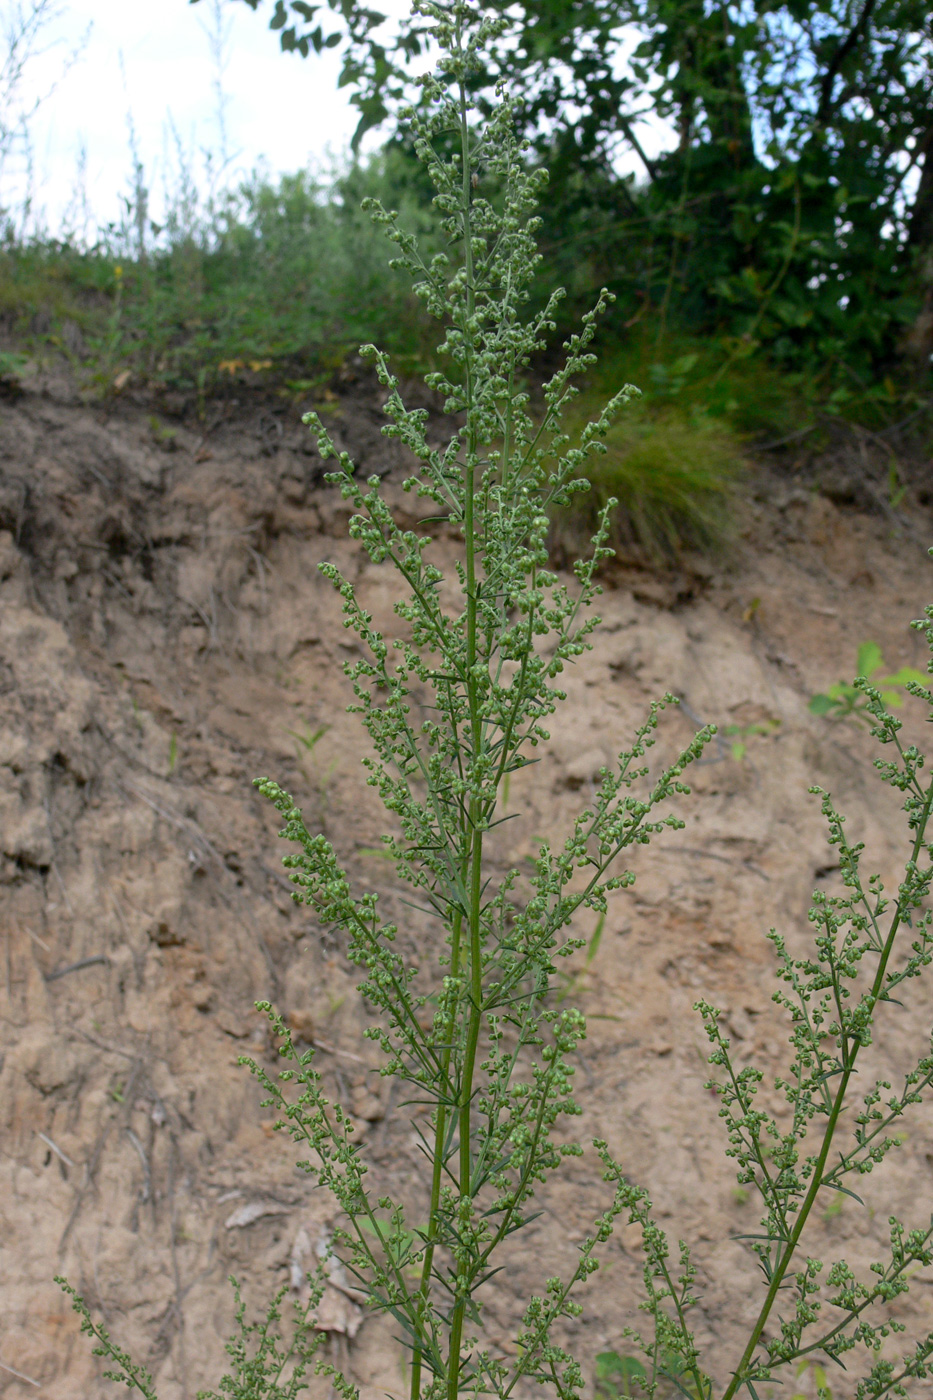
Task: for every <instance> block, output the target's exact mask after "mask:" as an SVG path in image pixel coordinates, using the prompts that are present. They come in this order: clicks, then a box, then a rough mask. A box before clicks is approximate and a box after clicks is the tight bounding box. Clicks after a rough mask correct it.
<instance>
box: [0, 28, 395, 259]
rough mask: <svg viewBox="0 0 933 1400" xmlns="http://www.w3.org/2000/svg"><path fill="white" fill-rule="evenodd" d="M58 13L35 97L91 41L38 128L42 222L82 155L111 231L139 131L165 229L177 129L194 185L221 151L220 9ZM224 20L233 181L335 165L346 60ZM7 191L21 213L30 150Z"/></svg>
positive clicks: (31, 87) (351, 124) (345, 125)
mask: <svg viewBox="0 0 933 1400" xmlns="http://www.w3.org/2000/svg"><path fill="white" fill-rule="evenodd" d="M27 3H28V0H27ZM16 4H17V0H0V20H6V19H7V18H8V17H9V16H11V15H12V14H13V12H14V9H15V6H16ZM403 6H404V9H405V11H406V12H407V9H408V4H407V0H383V6H382V7H383V8H384V9H385V10H387V11H393V12H398V11H400V10H401V9H402V8H403ZM58 11H59V12H58V15H57V17H56V18H55V19H54V21H53V22H52V23H51V24H50V25H49V26H48V27H47V29H46V30H45V33H44V37H43V43H44V45H45V46H46V52H45V53H44V54H43V55H41V56H40V57H38V58H37V59H36V60H35V61H34V62H33V63H32V64H31V65H30V68H29V71H28V74H27V76H26V81H25V84H24V93H25V94H27V95H28V96H32V95H34V94H39V93H41V92H45V91H46V90H47V89H48V88H49V87H50V86H51V85H52V84H53V83H54V82H55V80H56V78H59V76H60V75H61V74H62V72H63V69H64V68H65V65H66V61H67V58H68V55H69V52H70V51H71V50H73V49H74V47H76V46H77V45H78V44H80V42H81V39H82V36H83V35H84V34H85V32H86V31H87V30H88V28H89V27H90V34H89V36H88V39H87V43H86V45H84V47H83V49H82V52H81V53H80V55H79V57H78V58H77V59H76V60H75V62H74V63H73V64H72V65H71V66H70V67H69V68H68V69H67V71H66V72H65V73H64V76H61V77H60V81H59V82H58V83H57V86H56V87H55V90H54V92H53V93H52V95H51V96H50V97H48V98H47V100H45V101H44V102H43V104H42V106H41V107H40V108H39V110H38V112H37V113H36V115H35V116H34V118H33V119H32V122H31V142H32V161H33V177H32V178H33V187H34V191H35V206H36V209H37V211H38V212H40V213H41V212H43V211H44V214H45V219H46V221H47V223H48V225H49V227H50V228H51V229H52V230H53V231H54V230H55V229H56V227H57V225H58V224H59V221H60V219H61V216H62V214H63V212H64V211H65V210H66V209H67V208H68V207H69V205H71V204H73V202H74V196H75V191H76V189H77V188H78V187H79V186H80V184H81V181H80V179H79V174H78V171H79V165H80V153H81V151H82V149H83V150H84V151H85V152H86V174H85V177H84V186H85V188H86V191H87V202H88V204H89V206H90V208H91V210H92V211H93V214H94V217H95V218H96V220H97V221H98V222H99V223H101V224H105V223H106V222H107V221H108V220H110V219H113V218H115V217H116V216H117V214H118V212H119V209H120V196H121V194H122V193H124V192H126V191H127V190H128V188H129V186H130V181H131V170H132V158H131V154H130V135H129V122H130V119H132V123H133V127H134V129H135V133H136V141H137V147H138V150H139V155H140V158H141V160H142V162H143V165H144V168H145V172H146V177H147V181H148V182H149V184H150V186H151V189H152V194H153V205H154V207H153V213H154V215H155V216H156V217H158V208H159V205H160V202H161V190H162V186H163V179H164V175H165V169H166V164H167V158H169V159H171V152H172V151H173V148H174V144H175V138H174V136H173V134H172V126H173V125H174V128H175V130H176V131H177V133H178V135H179V137H180V139H181V142H182V145H183V146H184V148H185V150H186V152H187V153H188V158H189V160H190V159H191V157H192V156H193V157H194V161H193V163H194V167H195V173H196V174H197V175H198V176H200V175H201V173H202V170H203V155H202V152H203V151H204V150H206V149H208V148H210V149H212V150H214V151H215V152H216V151H217V150H218V148H219V146H220V139H219V130H218V121H217V97H216V92H215V78H216V66H215V64H214V62H213V59H212V55H211V41H210V38H209V36H208V34H207V33H206V32H205V31H206V30H207V29H209V28H210V24H211V20H212V14H213V0H201V3H199V4H196V5H191V4H188V2H187V0H93V2H92V0H75V3H72V4H68V3H62V4H60V5H59V6H58ZM220 12H221V14H222V16H223V23H224V26H225V28H226V30H227V45H226V50H227V62H226V67H225V71H224V74H223V89H224V93H225V96H226V98H227V102H226V108H225V111H226V123H227V135H228V149H229V152H230V153H231V155H232V157H233V160H232V163H231V167H230V175H231V178H232V177H233V176H234V175H235V173H236V172H243V173H246V172H249V171H251V170H252V169H254V168H255V167H256V166H257V164H259V163H260V162H265V163H266V164H267V165H268V167H269V168H270V170H272V171H295V170H298V169H299V168H301V167H302V166H305V165H306V164H307V163H308V161H309V159H310V160H311V161H312V163H314V162H323V163H327V162H328V161H329V158H330V157H331V156H334V157H339V156H340V155H341V154H342V153H344V152H345V151H346V150H347V148H348V146H349V142H350V137H351V136H352V133H353V130H354V128H355V126H356V113H355V110H354V109H353V108H352V107H351V105H350V101H349V94H348V92H346V91H341V90H339V89H338V87H337V77H338V73H339V68H340V57H339V51H337V52H335V51H334V50H330V51H326V52H325V53H324V54H322V55H321V56H320V57H318V56H317V55H313V54H312V55H311V56H309V57H308V58H307V59H302V58H301V57H300V56H299V55H297V54H283V53H282V52H281V51H280V49H279V38H278V35H277V34H274V33H272V32H271V31H270V30H269V28H268V22H269V17H270V16H271V13H272V7H271V4H266V5H265V6H264V7H263V8H260V10H259V12H258V13H254V12H253V11H252V10H250V9H249V8H248V6H247V5H245V4H241V3H234V2H233V0H222V3H221V11H220ZM325 26H326V21H325ZM121 56H122V62H121ZM121 70H122V71H121ZM3 179H4V186H3V189H2V190H0V204H3V205H7V206H9V205H10V204H15V203H17V202H18V200H17V196H19V197H20V198H21V196H22V192H23V191H24V189H25V186H26V181H27V161H26V157H25V152H24V150H23V149H22V148H21V147H20V148H19V149H17V150H16V151H14V153H13V155H12V156H11V157H10V159H9V160H8V161H7V163H6V168H5V169H4V171H3Z"/></svg>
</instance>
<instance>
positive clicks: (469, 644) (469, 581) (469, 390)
mask: <svg viewBox="0 0 933 1400" xmlns="http://www.w3.org/2000/svg"><path fill="white" fill-rule="evenodd" d="M455 51H456V52H457V54H458V55H459V54H462V19H461V17H460V16H459V15H458V16H457V22H456V50H455ZM458 92H459V106H460V159H461V175H462V195H461V199H462V216H463V251H464V272H465V275H466V316H465V324H464V325H463V327H462V329H463V336H464V374H465V385H464V388H465V400H466V406H467V415H468V420H467V421H468V427H467V434H466V439H467V440H466V459H465V462H464V514H463V533H464V542H465V546H466V671H467V699H468V705H469V715H470V731H471V741H472V758H473V774H472V781H473V783H474V784H476V783H477V782H478V781H479V780H480V776H481V775H480V773H479V772H478V768H479V763H478V761H479V758H480V755H481V753H482V749H483V719H482V714H481V710H480V697H479V695H478V693H477V687H476V677H475V674H474V669H475V667H476V662H477V647H476V640H477V621H478V606H477V604H478V596H477V588H478V584H477V567H476V566H477V539H476V516H475V487H476V480H475V477H476V446H477V443H476V427H475V418H474V403H473V365H472V357H471V353H470V348H471V337H472V329H471V324H470V323H471V321H472V318H473V313H474V309H475V304H474V269H473V228H472V219H471V217H470V201H471V190H472V180H471V177H472V170H471V161H470V128H469V122H468V119H467V94H466V87H465V85H464V81H463V78H462V77H461V78H460V81H459V84H458ZM464 838H465V840H464V846H465V848H466V849H467V850H468V852H469V894H468V898H469V906H468V909H467V933H468V938H469V950H470V953H469V956H470V994H469V1003H470V1010H469V1017H468V1022H467V1034H466V1045H465V1049H464V1057H463V1068H462V1071H461V1075H460V1094H459V1100H460V1101H459V1106H458V1119H459V1136H460V1149H459V1156H460V1161H459V1171H458V1177H459V1183H458V1184H459V1190H460V1202H459V1225H460V1228H461V1229H465V1228H467V1227H468V1226H469V1222H470V1215H471V1209H472V1196H471V1185H470V1175H471V1136H472V1103H473V1077H474V1073H475V1069H476V1049H477V1045H478V1044H479V1034H480V1024H481V1020H482V1014H483V948H482V929H481V918H482V898H483V810H482V802H481V799H480V795H479V793H478V792H476V791H475V790H474V792H473V793H472V794H471V796H470V801H469V808H468V817H467V827H466V830H465V831H464ZM469 1275H470V1261H469V1253H468V1250H467V1249H466V1248H465V1247H464V1246H463V1245H462V1244H461V1249H460V1257H459V1260H458V1263H457V1282H456V1296H455V1300H454V1306H453V1311H452V1314H451V1320H450V1345H449V1354H448V1369H447V1397H448V1400H456V1397H457V1394H458V1392H459V1386H460V1348H461V1343H462V1340H463V1319H464V1314H465V1312H466V1304H467V1297H468V1293H469Z"/></svg>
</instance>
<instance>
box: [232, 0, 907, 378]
mask: <svg viewBox="0 0 933 1400" xmlns="http://www.w3.org/2000/svg"><path fill="white" fill-rule="evenodd" d="M246 3H247V4H249V5H250V7H251V8H252V9H254V10H259V9H261V8H263V7H264V6H266V8H267V10H270V11H271V13H270V23H271V26H272V28H273V29H276V30H278V31H279V33H280V39H281V44H282V47H283V49H285V50H290V51H293V52H296V53H299V54H302V55H306V56H307V55H309V54H312V53H314V52H317V53H320V52H321V51H323V49H325V48H329V47H335V46H342V48H343V69H342V76H341V83H342V84H343V85H346V86H349V87H350V88H351V89H352V92H353V101H354V103H355V105H356V107H357V108H358V110H359V113H360V121H359V125H358V128H357V133H356V141H357V142H358V141H359V140H360V139H361V137H362V136H363V134H364V133H365V132H366V131H367V130H369V129H370V128H372V127H374V126H377V125H378V124H379V123H381V122H383V121H385V120H386V119H389V118H392V117H393V115H394V113H395V112H396V110H397V107H398V105H399V103H400V102H402V101H403V100H406V99H407V97H408V96H410V94H411V90H412V77H413V71H414V68H415V67H417V60H418V59H419V57H421V56H422V55H423V54H424V53H425V51H426V47H427V37H426V25H425V21H424V20H423V19H420V18H418V17H413V18H410V19H407V20H405V21H403V22H401V23H399V24H396V25H392V24H389V23H387V22H386V16H385V15H384V14H383V13H382V12H381V11H380V10H378V9H374V8H371V7H369V6H367V5H364V4H360V3H357V0H328V3H327V4H307V3H305V0H274V3H273V4H272V5H268V4H267V0H246ZM487 9H488V11H489V12H491V13H496V14H499V15H502V16H505V17H507V18H508V19H509V24H508V27H507V28H506V30H505V32H504V33H503V36H502V39H501V40H500V41H499V43H498V45H497V46H496V49H495V52H494V53H493V54H492V55H491V61H490V66H489V69H488V71H487V72H486V73H485V74H483V75H482V77H481V78H480V79H477V80H476V81H477V85H478V86H479V88H480V91H479V92H478V93H477V96H478V97H479V98H480V101H481V104H482V101H483V99H484V97H485V98H486V100H487V102H488V100H489V97H490V96H491V93H492V89H493V87H494V84H495V82H496V80H497V79H498V78H499V77H501V76H505V77H506V78H507V79H508V81H509V85H510V89H511V90H512V91H515V92H518V93H519V94H520V95H521V99H522V107H523V113H524V121H525V124H526V130H527V133H528V134H529V135H530V136H531V138H532V141H533V148H534V149H535V150H536V153H537V155H538V157H539V158H540V159H541V161H542V162H545V161H546V163H547V165H548V167H549V169H550V171H551V181H552V187H551V197H550V199H549V207H550V210H551V219H550V241H551V242H552V243H553V244H554V245H555V246H557V248H558V252H559V245H560V244H561V243H563V244H564V246H566V247H567V248H568V249H570V248H571V246H572V252H571V253H569V254H568V257H567V259H566V261H567V262H568V265H569V264H571V263H572V264H573V266H574V267H575V268H576V278H575V279H574V278H570V279H568V280H570V281H571V283H573V281H574V280H576V281H577V282H580V281H585V282H586V283H587V286H586V288H585V290H586V291H589V290H590V287H591V286H592V285H593V284H597V285H599V284H602V283H606V284H608V285H610V286H611V287H612V289H613V290H614V291H615V292H616V293H617V294H618V295H619V296H620V307H619V310H618V312H617V316H618V318H619V320H620V321H622V322H631V321H632V320H634V319H636V318H640V317H641V316H642V315H645V314H647V313H648V312H660V316H661V324H662V326H663V325H664V324H665V323H666V322H668V321H669V320H672V319H676V320H677V321H678V322H680V323H681V324H685V325H686V326H687V327H689V328H690V329H692V330H695V331H699V332H701V333H703V332H714V333H716V334H718V335H719V336H720V337H721V338H722V340H723V343H724V348H725V349H726V352H727V353H728V354H729V355H732V356H736V355H743V354H747V353H749V352H751V351H753V350H755V349H756V348H757V347H758V346H759V345H762V344H764V345H766V346H767V347H768V349H769V351H770V353H771V354H772V356H773V357H774V358H776V359H777V361H778V362H780V363H783V364H785V365H787V366H788V367H792V368H803V369H807V370H811V371H812V370H813V369H814V368H815V367H819V368H820V370H821V371H824V372H826V371H832V377H833V380H834V382H835V383H836V385H837V395H838V397H840V398H842V397H844V395H845V390H844V388H842V387H838V386H840V384H841V383H844V380H843V381H840V378H839V375H840V374H842V375H843V376H844V377H845V376H848V379H849V382H850V384H851V383H853V382H855V383H857V382H859V381H860V380H861V381H866V380H867V379H868V378H869V377H871V376H873V375H875V374H877V372H878V371H879V369H880V370H882V371H883V370H886V369H888V368H890V366H891V365H892V364H893V363H894V362H895V361H897V360H898V359H899V358H901V357H903V355H904V354H905V352H907V353H908V354H909V355H912V356H913V357H914V359H915V360H916V361H917V363H918V365H919V366H920V367H921V368H922V370H923V372H926V371H927V370H928V366H929V354H930V350H931V349H933V316H931V315H930V312H931V310H933V18H931V13H930V10H929V6H928V4H927V0H518V3H515V4H512V3H508V0H490V3H489V5H488V6H487ZM632 36H634V38H635V40H636V42H635V46H634V49H633V50H632V48H631V42H632ZM627 52H628V54H629V56H628V59H627V61H623V60H624V59H625V56H626V53H627ZM648 116H650V117H654V118H659V119H661V120H662V121H663V122H664V123H666V125H667V127H668V130H669V133H670V142H669V148H668V149H666V150H664V151H663V152H661V153H660V154H652V153H651V150H650V148H649V146H648V145H647V143H646V127H645V118H646V117H648ZM625 152H629V153H630V154H629V157H628V162H629V164H631V163H632V161H634V162H635V163H636V165H637V174H636V175H634V176H629V177H627V178H623V177H621V176H620V175H618V174H617V173H616V167H617V165H618V164H619V158H620V156H622V155H623V154H624V153H625ZM558 231H559V232H558ZM547 241H548V236H547V232H546V237H545V243H546V244H547ZM558 262H559V258H558ZM581 268H584V269H585V271H586V274H587V275H586V276H583V274H582V273H581ZM570 270H571V268H570V266H568V271H570ZM582 290H583V288H581V291H582Z"/></svg>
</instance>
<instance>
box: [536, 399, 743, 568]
mask: <svg viewBox="0 0 933 1400" xmlns="http://www.w3.org/2000/svg"><path fill="white" fill-rule="evenodd" d="M591 408H592V404H591V403H590V400H589V396H586V397H584V398H582V399H581V400H580V401H579V403H578V405H575V412H574V415H573V416H574V418H577V417H579V420H580V422H581V424H582V422H584V421H585V420H586V418H587V417H588V416H590V413H591ZM605 448H606V451H605V453H604V454H601V455H600V456H598V457H592V458H590V461H589V463H588V467H587V473H586V474H587V476H588V477H589V480H590V484H591V487H592V489H591V490H590V491H589V492H587V493H586V495H584V496H577V497H576V498H575V502H574V505H573V506H572V507H570V508H568V510H566V511H565V512H563V514H562V516H561V517H560V518H559V519H558V520H557V521H556V522H555V524H556V526H557V532H558V536H559V538H560V539H561V540H562V541H563V542H564V544H565V545H568V546H569V547H570V548H571V549H572V547H573V546H572V540H573V539H574V538H575V537H576V535H577V533H578V532H579V533H580V535H581V537H582V536H583V535H584V534H585V533H588V532H591V530H592V526H593V524H594V522H595V520H596V518H597V516H598V514H599V511H600V510H601V509H602V508H603V507H604V506H605V504H606V502H607V501H608V500H609V499H610V497H613V496H614V497H615V498H616V500H617V501H618V502H619V507H618V509H617V511H616V512H615V515H614V518H613V525H612V542H613V544H614V545H615V547H616V549H617V550H618V551H620V552H622V553H624V554H635V555H640V556H642V557H645V558H647V559H648V560H651V561H652V562H655V563H663V562H673V561H675V560H676V559H677V558H678V557H679V556H680V555H681V554H682V553H683V552H684V551H686V550H698V551H701V552H703V553H711V554H714V553H718V552H721V551H722V550H723V549H724V548H725V547H726V545H727V544H728V541H729V539H730V538H731V536H732V534H733V528H734V525H733V507H734V504H735V499H736V494H737V489H738V487H739V485H740V483H741V479H742V473H743V469H744V459H743V455H742V445H741V441H740V439H739V437H738V436H737V434H736V433H734V432H733V431H732V430H731V429H730V428H729V427H728V426H726V425H725V424H723V423H721V422H717V421H716V420H715V419H713V418H710V417H709V416H708V415H705V414H701V413H694V414H690V415H689V416H685V415H683V414H679V413H677V412H675V411H673V410H671V409H661V410H660V411H657V410H655V411H652V409H651V407H650V406H645V405H641V404H637V405H634V406H633V407H631V408H629V409H628V410H626V412H625V413H624V414H623V416H622V418H621V419H620V420H619V421H618V422H617V423H615V424H614V425H613V427H612V428H611V429H610V430H609V433H608V434H607V436H606V438H605Z"/></svg>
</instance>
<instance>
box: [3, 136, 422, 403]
mask: <svg viewBox="0 0 933 1400" xmlns="http://www.w3.org/2000/svg"><path fill="white" fill-rule="evenodd" d="M392 165H393V154H392V152H387V153H386V154H385V155H384V156H382V157H379V158H377V159H375V160H373V161H371V162H369V163H368V164H366V165H365V166H363V165H360V166H356V167H354V168H352V169H351V170H350V171H348V172H346V173H344V174H342V175H341V176H340V177H339V178H337V179H336V180H335V181H330V182H329V181H325V180H323V179H316V178H314V177H313V176H311V175H310V174H308V173H307V172H300V173H299V174H297V175H292V176H285V177H283V178H281V179H280V180H278V181H277V182H274V183H273V182H271V181H270V180H268V179H266V178H263V177H261V176H256V177H254V178H253V179H252V180H250V181H248V182H246V183H244V184H242V185H240V186H239V187H238V188H236V189H234V190H232V191H230V192H228V193H227V194H225V195H223V196H221V197H219V198H217V199H215V200H212V201H210V202H207V203H205V204H202V203H201V202H199V200H198V198H197V196H196V194H194V193H193V192H192V191H191V190H190V188H187V187H183V188H182V191H181V192H180V194H179V195H178V196H177V198H176V199H175V201H174V202H173V206H172V208H171V211H170V214H169V218H168V219H167V221H166V224H165V225H164V227H162V228H160V229H153V228H152V227H151V226H149V225H146V226H145V227H144V229H143V243H142V246H140V235H139V229H138V227H137V225H136V221H135V211H133V210H132V209H131V210H130V211H129V217H128V219H127V222H126V224H125V225H124V226H123V227H121V228H112V229H110V230H109V231H107V232H106V233H105V234H104V236H103V237H102V238H101V240H100V241H99V242H98V243H97V244H96V245H95V246H93V247H91V248H88V249H84V248H81V247H79V246H75V245H74V244H73V243H70V242H62V241H59V240H34V241H32V242H30V243H28V244H26V245H25V246H24V245H22V244H17V243H15V242H14V241H12V240H11V239H9V238H8V239H7V242H6V245H5V247H4V248H3V250H2V253H0V316H2V317H3V320H4V322H5V323H6V326H7V328H8V330H9V331H11V332H12V333H13V334H14V336H16V337H18V338H21V339H22V340H24V341H25V342H26V343H27V344H29V345H30V346H31V348H33V349H34V350H41V349H43V348H46V347H52V348H56V349H59V350H61V351H62V352H63V353H65V354H67V355H69V356H70V358H71V359H72V361H73V362H74V364H75V367H76V368H77V369H78V370H79V371H81V372H83V373H84V374H85V375H86V376H87V377H88V378H89V379H90V380H91V381H93V382H97V383H98V384H99V385H100V386H101V387H102V388H103V389H107V388H108V387H110V386H112V384H113V382H114V380H116V379H118V377H119V376H121V375H123V376H124V381H123V382H125V378H126V373H127V372H129V373H130V374H131V375H133V376H135V377H137V378H138V379H139V380H140V381H142V382H145V383H148V384H151V385H160V386H171V387H177V388H182V389H185V390H191V389H197V390H198V391H199V392H200V393H201V394H202V395H203V394H204V393H206V392H210V391H212V390H214V389H216V388H217V387H218V386H219V385H221V384H222V383H223V381H224V379H225V377H229V376H230V375H231V374H235V373H237V372H238V371H239V370H240V369H244V368H245V369H250V368H252V369H253V371H254V372H256V373H259V372H262V371H263V370H266V371H269V372H270V373H271V376H272V377H273V378H274V379H275V380H276V382H277V383H279V384H281V383H282V382H283V381H288V380H289V379H294V378H297V379H299V380H301V379H302V378H304V377H307V376H314V375H316V374H318V373H320V371H321V370H322V369H327V368H328V367H330V368H333V366H334V364H335V363H339V362H340V361H341V359H342V358H343V357H344V356H346V355H348V354H349V353H351V352H355V351H356V349H357V348H358V346H359V345H360V343H361V342H362V341H364V340H370V339H372V338H374V337H376V338H379V339H380V340H381V341H382V343H384V344H386V345H387V347H388V349H389V353H391V354H392V355H393V357H394V358H395V359H396V360H397V361H398V362H399V363H401V364H402V365H403V367H404V366H408V367H413V366H414V365H416V364H421V363H422V362H423V361H424V359H425V357H426V355H427V353H428V352H427V348H426V340H425V320H424V317H423V315H422V314H421V312H420V309H419V307H418V306H417V303H416V302H415V299H414V297H413V296H412V295H411V293H410V292H409V291H408V290H407V289H406V287H405V286H404V284H400V281H399V279H393V278H387V277H386V276H385V255H384V249H383V247H382V243H381V240H380V239H379V236H378V234H377V233H376V231H374V230H373V228H372V224H371V222H370V220H369V219H368V218H367V217H366V216H365V215H364V214H363V213H362V212H361V209H360V204H361V202H362V200H363V198H364V197H365V196H367V195H368V196H376V197H382V198H386V200H387V202H390V201H391V200H392V199H393V198H394V202H395V204H396V205H397V206H398V205H399V204H400V212H401V215H402V217H403V218H404V220H405V222H406V223H407V224H408V225H409V226H411V227H413V229H414V230H415V231H417V232H419V234H422V235H426V233H427V231H426V230H425V229H424V228H423V224H424V215H423V213H422V212H420V207H419V206H418V205H416V204H415V202H414V200H413V199H411V198H410V197H409V198H406V195H405V190H404V188H403V187H402V182H401V181H399V180H397V179H394V178H393V173H392ZM390 192H391V193H390ZM400 196H401V200H400ZM147 238H148V239H149V240H150V242H151V244H152V246H149V247H147V246H146V239H147Z"/></svg>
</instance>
